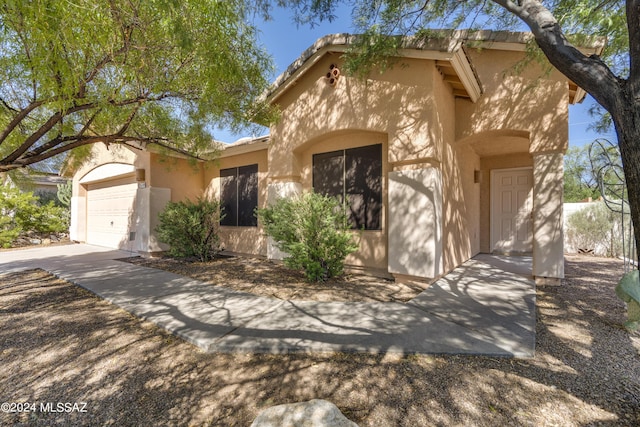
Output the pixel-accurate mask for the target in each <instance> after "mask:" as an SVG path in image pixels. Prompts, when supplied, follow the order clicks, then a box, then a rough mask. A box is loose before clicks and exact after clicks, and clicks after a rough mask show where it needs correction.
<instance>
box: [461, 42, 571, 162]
mask: <svg viewBox="0 0 640 427" xmlns="http://www.w3.org/2000/svg"><path fill="white" fill-rule="evenodd" d="M467 53H468V56H469V57H470V59H471V62H472V63H473V64H474V67H475V70H476V72H477V74H478V77H479V78H480V81H481V82H482V85H483V88H484V94H483V96H482V97H481V98H480V99H479V100H478V102H476V103H475V104H474V103H472V102H470V101H468V100H465V99H457V100H456V116H457V117H458V118H459V120H457V121H456V139H457V140H461V139H463V138H466V137H470V136H473V135H476V134H479V133H482V132H486V131H493V130H505V129H509V130H517V131H523V132H526V133H528V134H529V135H530V141H531V146H530V148H529V151H530V152H531V153H533V152H548V151H556V152H560V151H562V152H564V151H566V149H567V147H568V140H569V136H568V135H569V133H568V117H569V91H568V83H567V80H566V77H564V76H562V75H561V74H560V73H559V72H558V71H556V70H553V71H551V72H547V70H545V69H543V68H542V67H541V66H540V65H538V64H537V63H536V62H535V61H533V62H531V63H530V64H528V65H527V66H526V67H525V68H524V69H521V70H518V71H516V70H515V69H514V67H516V65H517V64H518V63H519V61H521V60H522V59H523V58H524V55H525V53H524V52H513V51H500V50H491V49H483V50H478V49H468V50H467Z"/></svg>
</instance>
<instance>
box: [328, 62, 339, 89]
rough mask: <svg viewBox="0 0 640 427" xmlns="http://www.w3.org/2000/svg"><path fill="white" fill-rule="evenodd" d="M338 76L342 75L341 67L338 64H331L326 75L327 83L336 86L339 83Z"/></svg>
mask: <svg viewBox="0 0 640 427" xmlns="http://www.w3.org/2000/svg"><path fill="white" fill-rule="evenodd" d="M338 77H340V69H339V68H338V66H337V65H336V64H331V65H329V72H328V73H327V75H326V78H327V83H329V84H330V85H331V86H335V85H336V83H338Z"/></svg>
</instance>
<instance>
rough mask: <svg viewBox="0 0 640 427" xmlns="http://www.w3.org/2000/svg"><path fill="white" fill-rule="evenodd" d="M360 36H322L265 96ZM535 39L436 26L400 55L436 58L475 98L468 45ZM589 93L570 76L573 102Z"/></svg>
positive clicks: (589, 48)
mask: <svg viewBox="0 0 640 427" xmlns="http://www.w3.org/2000/svg"><path fill="white" fill-rule="evenodd" d="M357 37H358V36H357V35H351V34H331V35H328V36H325V37H322V38H320V39H318V41H316V42H315V43H314V44H313V46H311V47H310V48H309V49H307V50H306V51H304V52H303V53H302V55H301V56H300V57H299V58H298V59H297V60H296V61H294V62H293V63H292V64H291V65H290V66H289V67H288V68H287V70H286V71H285V72H284V73H282V74H281V75H280V76H279V77H278V78H277V79H276V80H275V82H274V83H273V84H272V85H271V87H270V88H269V89H268V90H267V92H266V94H265V96H264V97H265V99H267V100H268V101H270V102H276V101H277V99H278V98H279V97H280V96H281V95H282V94H283V93H285V92H286V91H287V90H288V89H289V88H290V87H292V86H295V85H296V84H297V82H298V80H299V79H300V78H301V77H302V76H303V75H304V74H305V73H306V72H307V71H308V70H309V69H310V68H311V67H313V65H314V64H316V63H317V62H318V61H319V60H320V59H321V58H323V57H324V55H342V54H344V53H345V52H346V51H347V50H348V49H349V47H350V46H351V45H353V44H354V43H355V42H356V40H357ZM533 40H534V38H533V34H531V33H527V32H511V31H490V30H479V31H476V30H473V31H472V30H434V31H431V32H430V33H429V37H404V38H402V43H401V46H402V47H401V48H400V49H399V50H398V53H397V55H398V56H399V57H400V58H417V59H429V60H434V61H436V67H437V68H438V70H439V71H440V72H441V73H442V75H443V78H444V80H445V81H446V82H447V83H449V84H450V85H451V87H452V88H453V93H454V96H456V97H461V98H468V99H470V100H471V101H472V102H475V101H477V100H478V98H479V97H480V96H481V95H482V92H483V89H482V83H481V82H480V80H479V79H478V76H477V74H476V73H475V71H474V68H473V64H472V63H471V61H470V59H469V57H468V56H467V55H466V52H465V48H479V49H492V50H504V51H517V52H525V51H526V50H527V44H528V43H530V42H531V41H533ZM605 44H606V40H605V39H604V38H602V37H596V38H593V39H592V40H590V41H589V42H588V43H586V46H579V47H577V49H578V50H580V51H581V52H582V53H584V54H585V55H593V54H595V55H600V54H602V51H603V50H604V47H605ZM585 96H586V92H585V91H584V90H583V89H582V88H580V87H578V85H576V84H575V83H574V82H572V81H570V80H569V100H570V102H571V103H572V104H575V103H579V102H582V100H583V99H584V98H585Z"/></svg>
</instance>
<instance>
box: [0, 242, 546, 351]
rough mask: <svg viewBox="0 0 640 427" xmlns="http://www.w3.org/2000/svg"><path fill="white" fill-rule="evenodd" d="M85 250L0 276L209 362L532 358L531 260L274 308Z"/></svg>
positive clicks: (59, 252)
mask: <svg viewBox="0 0 640 427" xmlns="http://www.w3.org/2000/svg"><path fill="white" fill-rule="evenodd" d="M129 256H131V254H130V253H128V252H123V251H117V250H111V249H105V248H99V247H95V246H89V245H82V244H79V245H67V246H52V247H39V248H36V249H23V250H16V251H7V252H0V273H5V272H14V271H20V270H25V269H32V268H42V269H44V270H47V271H49V272H51V273H53V274H55V275H56V276H58V277H60V278H62V279H66V280H68V281H70V282H72V283H75V284H77V285H79V286H81V287H83V288H86V289H88V290H90V291H91V292H93V293H95V294H97V295H99V296H100V297H102V298H104V299H106V300H108V301H110V302H112V303H114V304H116V305H118V306H120V307H122V308H123V309H125V310H127V311H129V312H131V313H133V314H135V315H136V316H139V317H141V318H144V319H147V320H149V321H151V322H154V323H156V324H157V325H159V326H161V327H163V328H165V329H167V330H169V331H171V332H172V333H174V334H176V335H178V336H180V337H182V338H184V339H186V340H187V341H189V342H191V343H193V344H195V345H197V346H198V347H201V348H202V349H204V350H205V351H209V352H259V353H285V352H307V351H308V352H312V351H318V352H320V351H345V352H366V353H385V352H391V353H403V354H410V353H430V354H481V355H491V356H515V357H532V356H533V355H534V349H535V284H534V281H533V279H532V277H531V258H528V257H498V256H491V255H479V256H477V257H475V258H474V259H471V260H469V261H468V262H466V263H465V264H463V265H462V266H460V267H458V268H457V269H455V270H454V271H452V272H451V273H450V274H448V275H447V276H445V277H443V278H442V279H440V280H438V281H437V282H436V283H434V284H433V285H431V286H430V287H429V288H428V289H427V290H425V291H424V292H422V293H421V294H420V295H418V296H417V297H416V298H414V299H413V300H411V301H410V302H408V303H353V302H315V301H283V300H278V299H273V298H266V297H261V296H256V295H253V294H247V293H243V292H237V291H233V290H230V289H227V288H223V287H215V286H211V285H207V284H204V283H202V282H199V281H197V280H193V279H190V278H187V277H183V276H179V275H176V274H172V273H168V272H165V271H160V270H156V269H151V268H146V267H140V266H136V265H132V264H128V263H126V262H121V261H117V259H118V258H126V257H129Z"/></svg>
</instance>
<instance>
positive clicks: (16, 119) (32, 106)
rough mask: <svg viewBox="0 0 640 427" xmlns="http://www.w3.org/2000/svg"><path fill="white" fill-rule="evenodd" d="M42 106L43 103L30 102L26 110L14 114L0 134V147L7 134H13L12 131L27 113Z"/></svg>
mask: <svg viewBox="0 0 640 427" xmlns="http://www.w3.org/2000/svg"><path fill="white" fill-rule="evenodd" d="M43 104H44V101H38V102H32V103H31V104H29V105H27V107H26V108H23V109H22V110H20V111H19V112H18V114H16V115H15V116H14V117H13V119H11V122H9V124H8V125H7V126H6V127H5V128H4V130H3V131H2V133H0V145H2V143H3V142H4V141H5V139H7V137H8V136H9V134H10V133H11V132H13V130H14V129H15V128H16V127H17V126H18V125H19V124H20V123H21V122H22V121H23V120H24V119H25V118H26V117H27V116H28V115H29V113H31V112H32V111H33V110H35V109H36V108H38V107H39V106H41V105H43Z"/></svg>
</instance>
